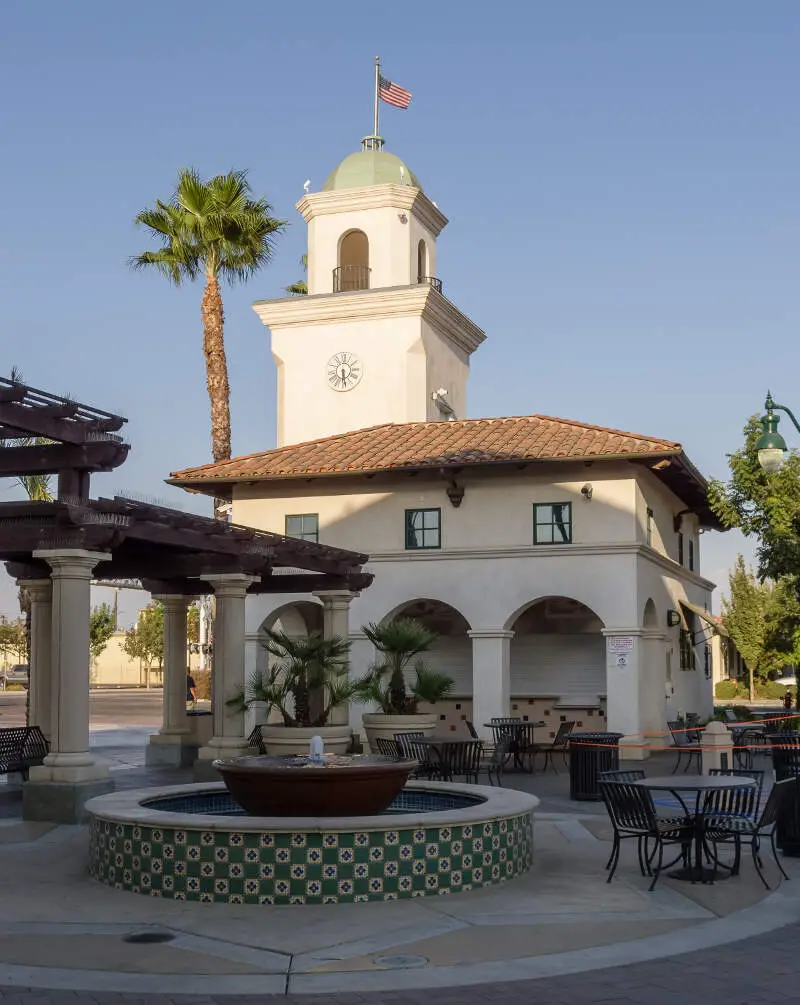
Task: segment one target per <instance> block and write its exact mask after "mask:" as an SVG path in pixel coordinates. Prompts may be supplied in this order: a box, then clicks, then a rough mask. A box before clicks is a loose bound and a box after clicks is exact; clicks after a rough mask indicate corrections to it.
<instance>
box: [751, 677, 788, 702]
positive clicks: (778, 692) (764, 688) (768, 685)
mask: <svg viewBox="0 0 800 1005" xmlns="http://www.w3.org/2000/svg"><path fill="white" fill-rule="evenodd" d="M756 694H757V695H758V696H759V698H783V696H784V695H785V694H786V686H785V685H784V684H779V683H778V682H777V681H775V680H768V681H766V682H765V683H763V684H760V685H759V686H758V687H757V688H756Z"/></svg>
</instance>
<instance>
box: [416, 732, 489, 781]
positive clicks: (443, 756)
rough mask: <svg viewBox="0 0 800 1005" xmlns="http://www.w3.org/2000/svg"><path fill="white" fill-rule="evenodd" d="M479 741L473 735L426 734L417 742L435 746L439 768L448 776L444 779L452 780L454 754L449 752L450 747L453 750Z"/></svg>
mask: <svg viewBox="0 0 800 1005" xmlns="http://www.w3.org/2000/svg"><path fill="white" fill-rule="evenodd" d="M477 742H479V741H477V740H475V738H474V737H472V736H425V737H423V738H422V739H421V740H417V743H422V744H424V745H425V746H426V747H433V748H434V750H435V751H436V754H437V756H438V758H439V765H438V767H439V769H440V770H441V772H442V774H443V775H445V776H447V777H445V778H444V781H451V780H452V762H453V756H452V754H448V749H447V748H448V747H449V748H450V750H451V751H452V749H453V747H462V746H466V745H467V744H469V743H477Z"/></svg>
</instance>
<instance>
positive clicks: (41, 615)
mask: <svg viewBox="0 0 800 1005" xmlns="http://www.w3.org/2000/svg"><path fill="white" fill-rule="evenodd" d="M17 586H19V587H20V588H21V589H24V590H27V591H28V596H29V597H30V601H31V651H30V653H28V663H29V674H28V681H29V683H28V688H29V691H28V708H29V721H30V724H31V726H38V727H39V729H41V731H42V732H43V733H44V735H45V736H46V737H47V739H48V740H50V739H51V738H52V734H53V723H52V717H51V702H52V690H53V685H52V680H51V672H50V661H51V654H52V642H51V632H52V623H53V583H52V580H50V579H18V580H17Z"/></svg>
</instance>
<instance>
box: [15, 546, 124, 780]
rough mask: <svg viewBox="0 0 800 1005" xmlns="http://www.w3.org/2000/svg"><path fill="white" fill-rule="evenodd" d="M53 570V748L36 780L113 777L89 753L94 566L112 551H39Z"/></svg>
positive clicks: (34, 776)
mask: <svg viewBox="0 0 800 1005" xmlns="http://www.w3.org/2000/svg"><path fill="white" fill-rule="evenodd" d="M33 557H34V558H40V559H44V561H46V562H47V563H48V565H49V566H50V568H51V569H52V570H53V572H52V576H51V578H52V583H53V606H52V611H53V614H52V617H53V621H52V632H51V639H52V647H51V657H50V659H51V675H52V676H51V680H52V702H51V728H52V736H51V743H50V753H49V754H48V755H47V757H46V758H45V760H44V765H42V766H41V767H34V768H31V771H30V777H31V781H32V782H33V781H51V782H86V781H92V780H96V779H102V778H107V777H108V769H107V768H106V767H105V766H101V765H99V764H97V762H96V761H95V759H94V757H93V756H92V754H91V753H90V752H89V594H90V583H91V578H92V571H93V570H94V567H95V566H96V565H97V564H98V563H99V562H102V561H104V560H108V557H109V556H108V555H107V554H105V553H103V552H92V551H84V550H83V549H77V548H76V549H67V548H65V549H53V550H47V551H35V552H34V553H33Z"/></svg>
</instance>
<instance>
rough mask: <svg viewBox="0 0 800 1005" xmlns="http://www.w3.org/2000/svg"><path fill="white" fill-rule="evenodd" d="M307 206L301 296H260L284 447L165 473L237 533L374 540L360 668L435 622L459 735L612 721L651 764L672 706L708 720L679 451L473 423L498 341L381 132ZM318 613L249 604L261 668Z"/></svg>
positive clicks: (251, 638) (518, 421) (693, 542)
mask: <svg viewBox="0 0 800 1005" xmlns="http://www.w3.org/2000/svg"><path fill="white" fill-rule="evenodd" d="M298 209H299V211H300V213H301V214H302V216H303V218H304V219H305V221H306V222H307V224H308V288H309V295H308V296H301V297H289V298H283V299H280V300H271V301H261V302H257V303H256V304H255V305H254V307H255V311H256V313H257V314H258V316H259V317H260V318H261V320H262V321H263V323H264V324H265V325H266V326H267V327H268V328H269V330H270V337H271V347H272V352H273V356H274V359H275V363H276V366H277V369H278V447H277V449H275V450H267V451H265V452H264V453H259V454H254V455H250V456H248V457H240V458H235V459H233V460H231V461H227V462H224V463H222V464H217V465H207V466H205V467H200V468H192V469H188V470H185V471H181V472H178V473H176V474H175V475H174V476H173V478H172V481H173V482H174V483H175V484H179V485H182V486H183V487H185V488H187V489H191V490H195V491H201V492H206V493H208V494H210V495H216V496H222V497H227V498H229V499H230V500H231V501H232V504H233V507H232V519H233V521H234V522H235V523H240V524H247V525H250V526H252V527H256V528H262V529H265V530H270V531H273V532H278V533H285V534H287V535H290V536H294V537H302V538H305V539H306V540H311V541H318V542H320V543H324V544H331V545H336V546H339V547H343V548H348V549H355V550H358V551H359V552H363V553H368V554H369V555H370V560H369V565H368V570H369V571H370V572H373V573H374V574H375V581H374V584H373V586H372V587H371V588H370V589H369V590H368V591H366V592H365V593H364V594H363V595H361V596H353V595H350V594H348V593H347V592H346V591H342V593H341V596H340V599H339V603H340V606H341V608H343V609H344V608H346V607H348V606H349V608H350V610H349V624H350V636H351V638H352V640H353V649H352V663H353V671H354V672H355V673H360V672H361V671H363V670H364V669H366V668H367V666H368V665H369V663H370V661H371V659H372V658H373V655H374V654H373V652H372V651H371V647H370V646H369V644H368V643H367V641H366V639H365V638H364V636H363V633H361V632H360V630H359V629H360V626H361V625H363V624H365V623H367V622H372V621H381V620H383V619H385V618H387V617H390V616H393V615H398V614H406V615H412V616H414V617H418V618H420V619H421V620H423V621H424V622H425V623H427V624H429V625H430V626H431V627H432V628H434V629H435V630H436V631H437V632H438V633H439V639H438V641H437V643H436V646H435V650H434V651H433V653H432V654H431V662H432V663H434V664H436V665H437V666H438V667H439V668H441V669H444V670H446V671H447V672H449V673H450V674H451V676H452V677H453V678H454V679H455V681H456V693H455V696H454V697H453V699H452V700H448V701H447V702H445V703H443V704H442V705H441V707H439V712H440V715H441V717H442V719H443V722H444V723H446V726H447V727H448V728H458V726H459V723H460V721H461V720H463V719H471V720H472V721H474V722H475V723H476V725H477V726H478V728H479V729H480V728H482V724H483V723H486V722H488V720H489V718H490V717H491V716H496V715H508V714H509V713H513V714H519V715H522V716H525V717H527V718H530V719H534V720H543V721H545V722H546V723H547V726H546V731H547V732H549V733H553V732H555V729H556V728H557V726H558V723H559V721H561V720H569V721H575V722H576V723H578V724H579V726H580V727H582V728H584V729H595V728H600V729H604V728H606V725H607V726H608V728H610V729H613V730H617V731H619V732H622V733H624V734H625V735H626V736H627V737H629V738H630V739H629V747H630V749H629V753H630V754H631V756H639V755H644V754H645V753H646V750H645V748H646V747H647V746H652V745H660V744H661V743H662V742H663V741H662V738H661V737H660V734H661V733H662V731H663V729H664V726H665V723H666V721H667V720H668V719H669V718H672V717H673V716H674V715H675V714H676V713H677V712H679V711H697V712H700V713H705V712H709V711H710V708H711V702H712V697H711V675H712V670H711V663H710V657H709V652H710V650H709V648H708V645H707V640H708V637H709V635H710V633H711V632H712V631H713V621H712V620H711V618H710V616H709V615H707V614H706V612H707V611H710V610H711V602H710V601H711V592H712V590H713V588H714V587H713V584H712V583H710V582H709V581H708V580H706V579H705V578H703V576H702V575H701V573H700V541H701V537H700V535H701V533H702V532H703V531H704V530H706V529H709V528H713V527H715V526H716V521H715V518H714V517H713V515H712V514H711V512H710V510H709V508H708V502H707V497H706V484H705V481H704V480H703V478H702V476H701V475H700V473H699V472H698V471H697V470H696V468H695V467H694V466H693V465H692V463H691V462H690V460H689V459H688V458H687V456H686V454H685V453H684V451H683V449H682V447H681V445H680V444H678V443H674V442H670V441H668V440H664V439H658V438H654V437H650V436H642V435H639V434H634V433H626V432H620V431H617V430H611V429H604V428H601V427H598V426H593V425H588V424H584V423H580V422H573V421H570V420H566V419H558V418H551V417H548V416H541V415H529V416H520V417H512V418H488V419H467V418H465V417H464V416H465V415H466V391H467V378H468V375H469V368H470V358H471V356H472V354H473V353H474V352H475V350H476V349H477V348H478V347H479V346H480V344H481V343H482V342H483V340H484V338H485V335H484V333H483V331H481V329H480V328H478V327H477V325H476V324H475V323H474V322H473V321H471V320H470V319H469V318H468V317H466V316H465V315H464V314H462V313H461V311H459V310H458V308H457V307H456V306H455V305H454V304H452V303H451V302H450V301H449V300H448V299H447V298H446V297H445V295H444V292H443V288H442V283H441V281H440V279H439V278H438V277H437V248H436V242H437V238H438V237H439V234H440V233H441V231H442V229H443V228H444V227H445V225H446V223H447V219H446V217H445V216H444V215H443V213H442V212H441V210H440V209H439V208H438V207H437V206H436V204H435V203H433V202H432V201H431V200H430V199H429V198H428V197H427V196H426V195H425V193H424V191H423V189H422V186H421V184H420V182H419V181H418V180H417V178H416V176H415V175H414V173H413V172H412V171H411V170H410V169H409V168H408V166H407V165H405V164H403V162H402V161H401V160H400V159H399V158H397V157H395V156H394V155H392V154H390V153H387V152H386V151H385V150H383V149H382V141H380V140H379V139H378V138H376V137H369V138H368V139H367V140H365V141H364V147H363V149H362V150H361V151H360V152H358V153H355V154H352V155H350V156H349V157H347V158H346V159H345V160H344V161H343V162H342V163H341V164H340V165H339V166H338V167H337V168H336V169H335V170H334V171H333V173H332V174H331V175H330V176H329V177H328V179H327V181H326V182H325V184H324V186H323V189H322V191H320V192H317V193H313V194H308V195H306V196H305V197H304V198H303V199H302V200H301V201H300V202H299V203H298ZM322 619H323V610H322V607H321V606H320V604H319V601H318V600H317V599H316V598H315V597H314V596H313V594H312V593H310V592H309V594H308V595H306V596H305V597H300V598H298V596H297V595H294V596H289V595H287V596H285V597H282V596H279V595H278V596H276V595H274V594H272V595H261V596H257V597H251V598H248V601H247V622H246V631H247V640H248V649H247V662H248V667H249V668H250V669H253V668H255V667H256V666H258V665H260V664H261V662H262V661H263V660H264V659H265V654H264V651H263V649H262V647H261V645H260V638H261V635H262V633H263V630H264V628H265V627H270V626H273V625H275V624H277V623H280V625H282V627H283V628H284V629H285V630H287V631H290V632H301V633H302V632H306V631H312V630H315V629H321V628H322V627H323V621H322ZM360 715H361V709H359V708H353V709H352V710H351V716H352V720H351V721H352V722H353V724H354V725H358V723H359V721H360ZM443 728H444V726H443ZM542 738H543V739H544V736H543V737H542Z"/></svg>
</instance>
